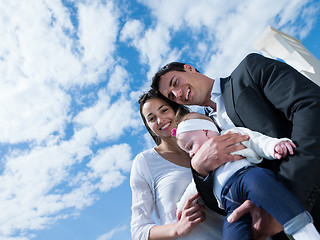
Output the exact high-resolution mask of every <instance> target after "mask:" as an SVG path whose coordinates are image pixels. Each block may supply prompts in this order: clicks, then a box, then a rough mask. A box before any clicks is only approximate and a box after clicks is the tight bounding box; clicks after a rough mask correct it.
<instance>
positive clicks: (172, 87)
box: [159, 65, 211, 106]
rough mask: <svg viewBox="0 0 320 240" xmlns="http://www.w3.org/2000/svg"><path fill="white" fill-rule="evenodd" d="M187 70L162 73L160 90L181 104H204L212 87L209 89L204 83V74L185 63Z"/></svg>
mask: <svg viewBox="0 0 320 240" xmlns="http://www.w3.org/2000/svg"><path fill="white" fill-rule="evenodd" d="M186 66H187V67H186ZM185 70H186V71H185V72H180V71H171V72H168V73H166V74H164V75H162V76H161V78H160V81H159V91H160V92H161V93H162V94H163V95H164V96H165V97H167V98H169V99H170V100H172V101H174V102H177V103H179V104H184V105H201V106H204V105H205V103H206V102H207V101H208V99H207V98H208V93H209V96H210V92H211V89H207V87H206V85H205V84H203V79H202V76H203V75H202V74H201V73H198V72H196V71H195V69H194V68H193V67H191V66H190V65H185ZM209 99H210V97H209Z"/></svg>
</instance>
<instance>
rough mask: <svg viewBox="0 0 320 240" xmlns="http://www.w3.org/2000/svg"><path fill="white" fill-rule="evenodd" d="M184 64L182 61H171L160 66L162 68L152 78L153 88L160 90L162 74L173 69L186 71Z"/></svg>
mask: <svg viewBox="0 0 320 240" xmlns="http://www.w3.org/2000/svg"><path fill="white" fill-rule="evenodd" d="M184 65H185V63H181V62H171V63H168V64H167V65H165V66H164V67H162V68H160V70H159V71H158V72H157V73H156V74H155V75H154V76H153V78H152V83H151V88H153V89H155V90H157V91H159V81H160V78H161V76H162V75H164V74H166V73H168V72H171V71H179V72H185V70H184Z"/></svg>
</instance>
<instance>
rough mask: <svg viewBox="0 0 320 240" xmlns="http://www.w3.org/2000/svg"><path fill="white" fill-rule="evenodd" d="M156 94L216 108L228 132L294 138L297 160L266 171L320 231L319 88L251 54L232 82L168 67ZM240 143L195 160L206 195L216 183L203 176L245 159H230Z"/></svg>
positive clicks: (220, 147) (158, 77)
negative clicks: (208, 186)
mask: <svg viewBox="0 0 320 240" xmlns="http://www.w3.org/2000/svg"><path fill="white" fill-rule="evenodd" d="M152 88H154V89H156V90H159V91H160V92H161V93H162V94H163V95H164V96H166V97H167V98H169V99H171V100H172V101H175V102H177V103H180V104H185V105H200V106H204V107H207V109H208V108H211V112H210V113H209V115H213V116H214V117H215V119H216V121H217V123H218V124H219V125H220V127H221V128H222V129H227V128H230V127H232V126H237V127H247V128H250V129H251V130H254V131H258V132H261V133H263V134H265V135H269V136H271V137H276V138H281V137H288V138H291V139H292V140H293V141H294V143H295V144H296V145H297V148H296V150H295V154H294V155H293V156H289V157H288V158H285V159H284V160H282V161H269V163H270V162H271V163H272V164H268V162H267V161H263V163H262V164H261V166H262V167H267V168H269V169H272V170H274V171H275V172H277V173H278V177H279V180H280V181H281V182H282V183H283V184H284V185H285V186H286V187H287V188H288V189H289V190H290V191H291V192H292V193H293V194H294V195H295V196H296V197H297V198H298V200H299V201H300V202H301V203H302V204H303V206H304V207H305V209H306V210H308V211H309V212H310V213H311V215H312V216H313V219H314V222H315V226H316V227H317V229H318V231H319V230H320V128H319V125H318V124H317V119H318V118H319V117H320V87H319V86H318V85H316V84H315V83H313V82H312V81H310V80H309V79H308V78H306V77H304V76H303V75H302V74H300V73H299V72H297V71H296V70H295V69H293V68H292V67H290V66H289V65H287V64H285V63H283V62H280V61H276V60H272V59H269V58H265V57H263V56H261V55H259V54H249V55H248V56H247V57H246V58H245V59H244V60H243V61H242V62H241V63H240V64H239V65H238V67H237V68H236V69H235V70H234V71H233V72H232V74H231V75H230V76H229V77H227V78H221V79H216V80H214V79H211V78H209V77H207V76H205V75H203V74H201V73H200V72H198V71H197V70H196V69H195V68H194V67H193V66H191V65H187V64H183V63H177V62H174V63H171V64H168V65H166V66H165V67H163V68H162V69H160V70H159V71H158V72H157V73H156V74H155V76H154V77H153V80H152ZM237 137H238V136H233V135H231V136H230V140H229V142H230V144H227V145H226V144H222V143H221V142H219V139H216V141H215V143H214V145H213V146H212V145H211V146H210V147H209V148H208V147H207V148H206V147H205V146H203V148H202V149H201V150H202V151H201V153H200V154H197V155H196V156H195V159H193V162H192V167H193V169H194V171H193V172H194V177H195V181H196V184H197V187H198V191H199V193H200V194H201V195H203V194H202V193H203V192H206V191H205V190H204V189H205V188H206V183H207V182H208V181H212V178H211V176H210V175H208V176H203V174H202V173H203V172H205V171H204V169H205V170H206V171H208V170H214V169H216V168H217V167H218V166H220V165H221V164H223V163H225V162H227V161H233V160H237V159H240V157H239V156H238V158H237V157H236V156H231V155H228V154H229V153H230V152H233V151H234V149H235V147H234V146H233V145H232V144H234V143H235V142H239V139H236V138H237ZM211 143H212V141H211ZM208 156H210V157H208ZM213 159H214V160H215V161H213ZM201 175H202V177H205V178H202V177H201ZM209 207H210V208H212V209H216V202H215V201H212V202H211V203H210V206H209Z"/></svg>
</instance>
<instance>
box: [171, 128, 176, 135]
mask: <svg viewBox="0 0 320 240" xmlns="http://www.w3.org/2000/svg"><path fill="white" fill-rule="evenodd" d="M171 136H172V137H176V136H177V129H176V128H172V130H171Z"/></svg>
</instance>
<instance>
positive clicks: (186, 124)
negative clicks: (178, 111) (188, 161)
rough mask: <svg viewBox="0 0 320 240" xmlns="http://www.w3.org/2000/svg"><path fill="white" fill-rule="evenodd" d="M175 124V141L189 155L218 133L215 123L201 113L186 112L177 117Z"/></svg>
mask: <svg viewBox="0 0 320 240" xmlns="http://www.w3.org/2000/svg"><path fill="white" fill-rule="evenodd" d="M177 124H178V126H177V130H176V138H177V143H178V145H179V147H180V148H181V149H182V150H184V151H186V152H187V153H189V156H190V157H193V156H194V155H195V154H196V153H197V151H198V150H199V149H200V147H201V146H202V144H203V143H204V142H205V141H207V140H208V139H209V138H212V137H214V136H218V135H219V131H218V129H217V127H216V125H215V123H214V122H213V121H212V120H211V119H210V118H209V117H207V116H205V115H203V114H201V113H197V112H192V113H188V114H186V115H184V116H183V117H181V118H180V119H178V120H177Z"/></svg>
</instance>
